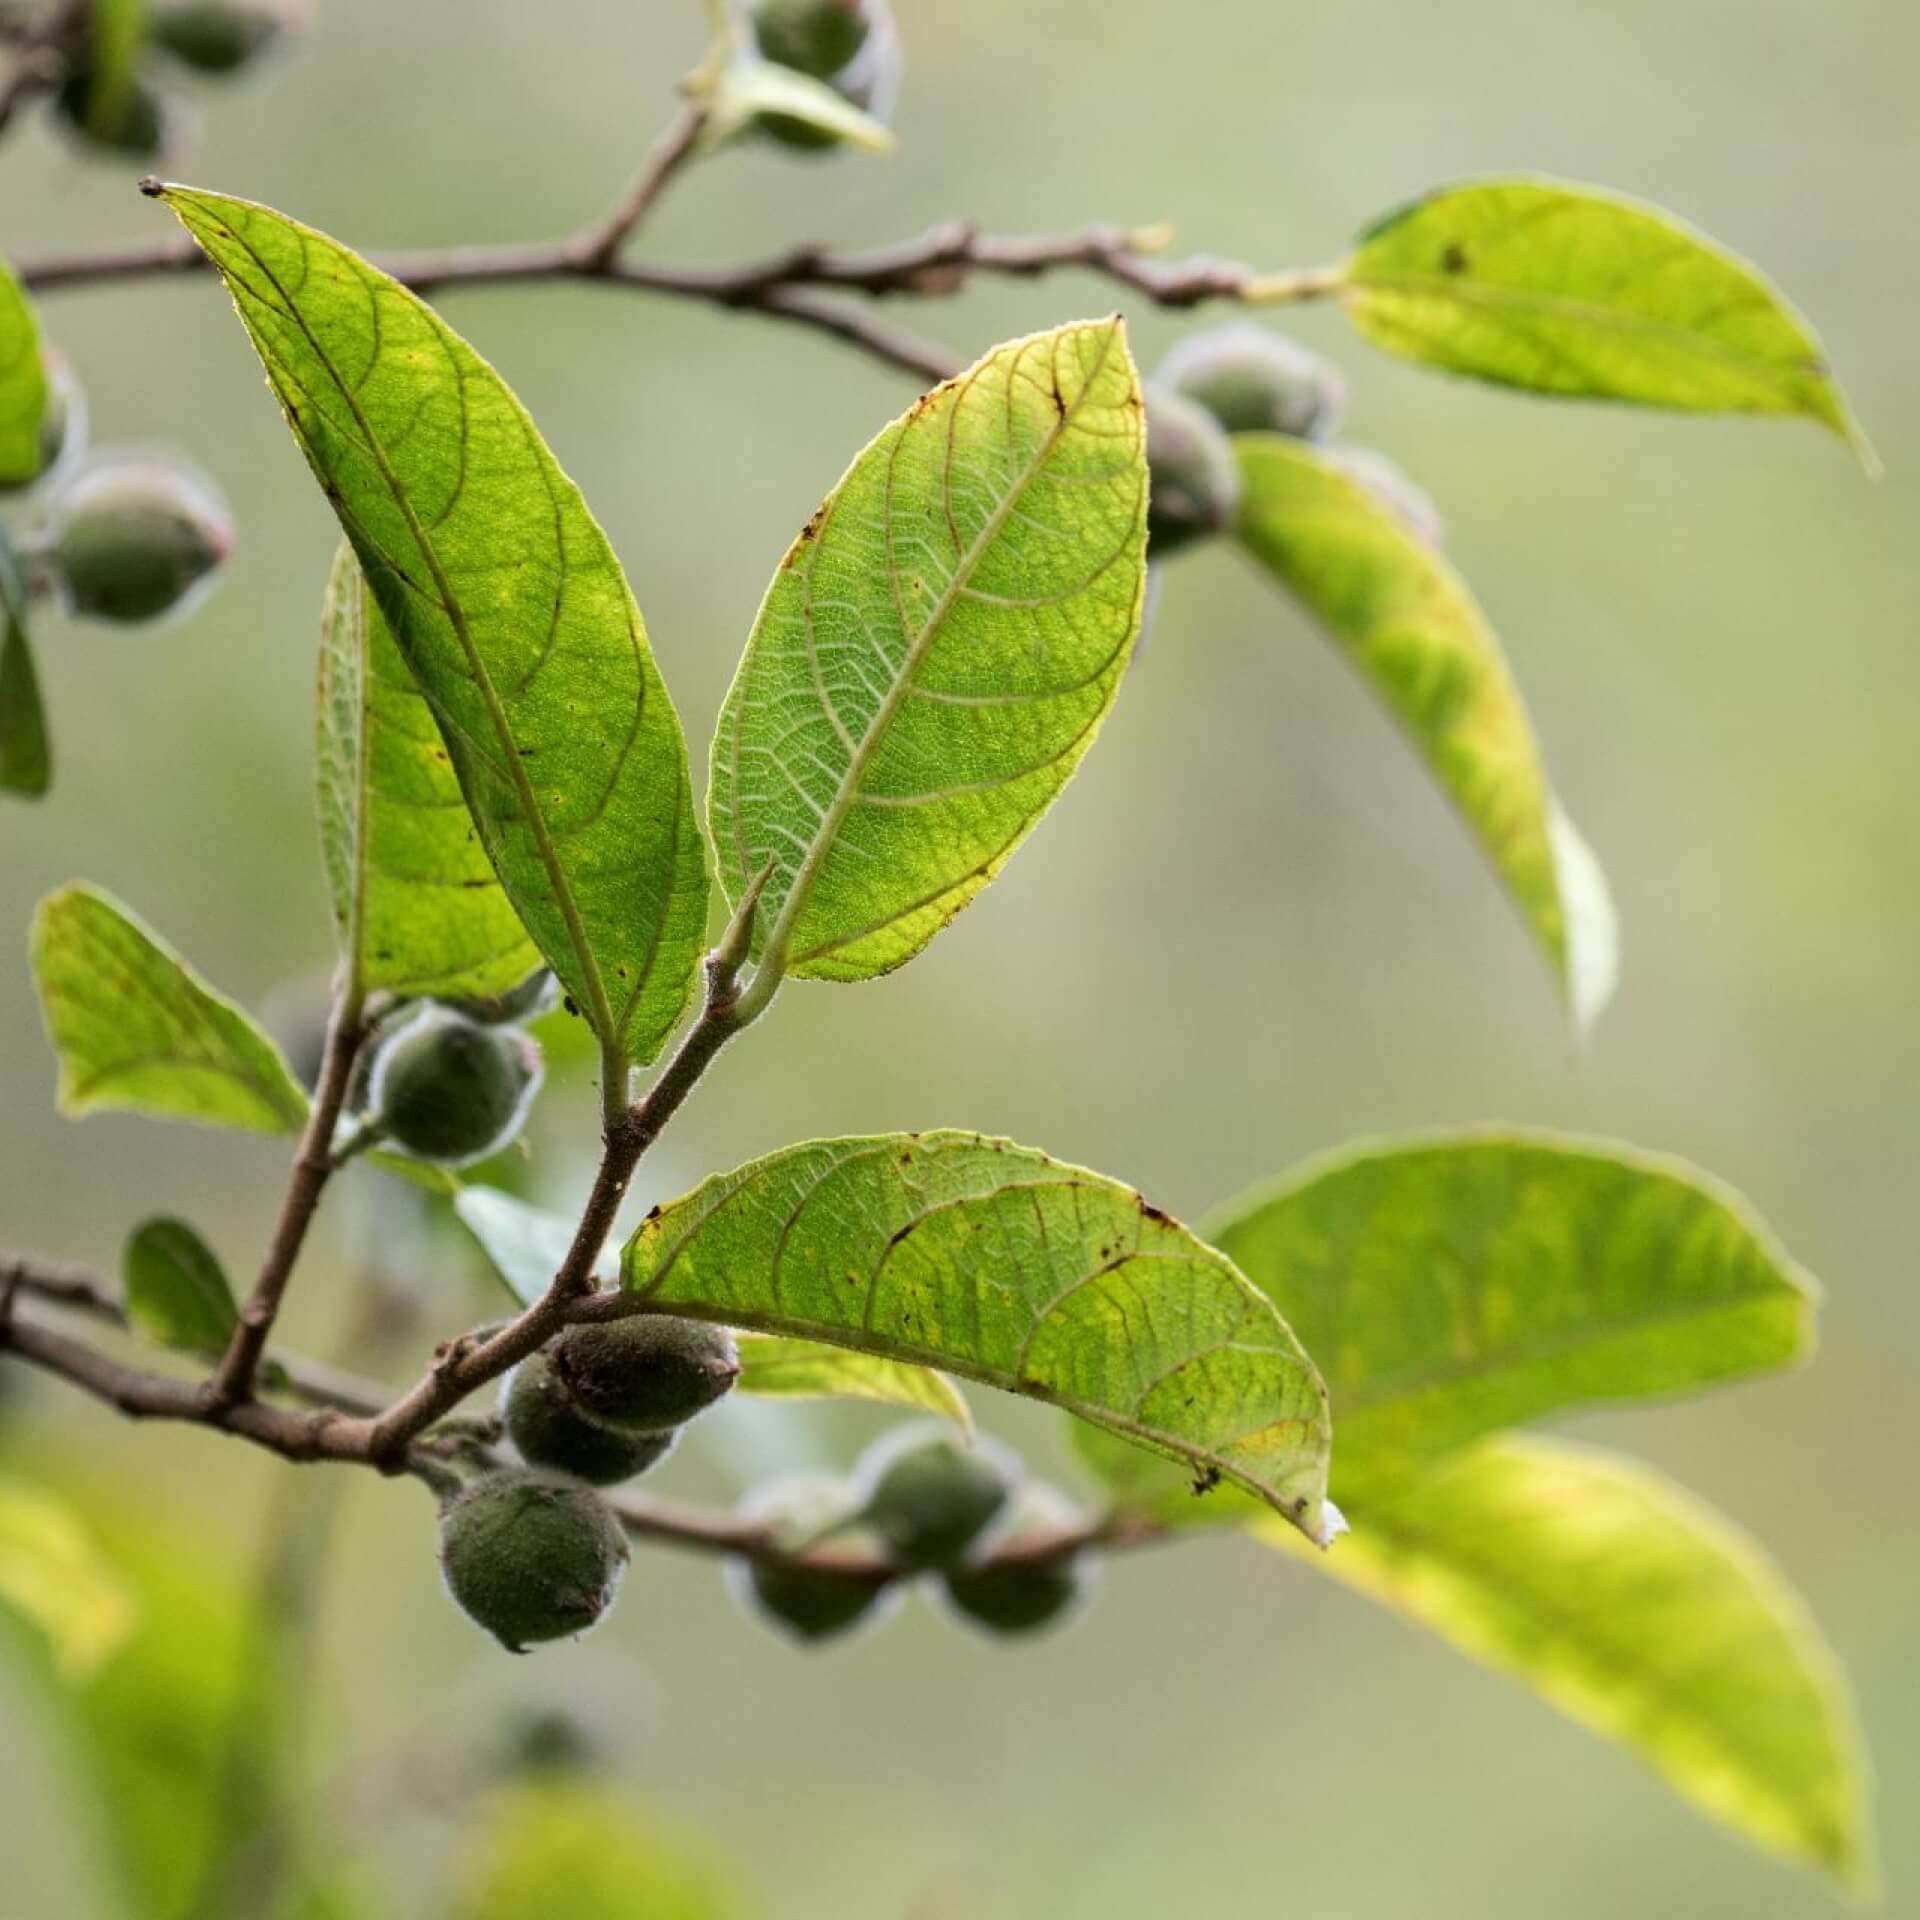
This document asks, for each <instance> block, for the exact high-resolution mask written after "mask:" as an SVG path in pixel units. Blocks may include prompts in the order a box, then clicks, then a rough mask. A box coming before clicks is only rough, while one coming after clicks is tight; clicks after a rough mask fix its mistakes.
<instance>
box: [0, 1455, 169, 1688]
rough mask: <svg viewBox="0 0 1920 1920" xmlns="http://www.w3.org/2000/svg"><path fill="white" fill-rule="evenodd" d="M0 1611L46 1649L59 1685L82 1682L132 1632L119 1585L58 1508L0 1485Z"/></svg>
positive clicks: (68, 1512)
mask: <svg viewBox="0 0 1920 1920" xmlns="http://www.w3.org/2000/svg"><path fill="white" fill-rule="evenodd" d="M0 1612H10V1613H12V1614H14V1615H15V1616H16V1617H17V1618H19V1619H21V1620H24V1621H25V1622H26V1623H27V1625H28V1626H29V1627H31V1628H32V1629H33V1630H34V1631H35V1632H36V1633H37V1634H39V1635H40V1636H41V1637H42V1638H43V1639H44V1641H45V1642H46V1645H47V1649H48V1651H49V1653H50V1654H51V1656H52V1659H53V1663H54V1667H55V1669H56V1671H57V1672H58V1673H59V1674H60V1676H61V1678H62V1679H64V1680H66V1681H68V1682H70V1683H78V1682H80V1681H84V1680H86V1679H88V1678H90V1677H91V1676H92V1675H93V1674H94V1673H95V1672H97V1671H98V1670H99V1668H100V1667H101V1666H102V1665H103V1664H104V1663H105V1662H106V1661H107V1660H108V1659H110V1658H111V1657H112V1655H113V1654H114V1653H115V1652H116V1651H117V1650H118V1649H119V1648H120V1646H121V1645H122V1644H123V1643H124V1641H125V1640H126V1638H127V1636H128V1634H130V1633H131V1632H132V1631H133V1627H134V1621H135V1618H136V1608H135V1604H134V1599H133V1595H132V1594H131V1593H130V1592H129V1591H128V1588H127V1584H126V1582H125V1581H124V1580H123V1579H122V1578H121V1577H120V1575H119V1574H118V1572H116V1571H115V1569H114V1566H113V1563H112V1562H111V1561H110V1560H108V1559H107V1558H106V1557H105V1555H103V1554H102V1553H101V1551H100V1548H99V1545H98V1543H97V1542H96V1541H95V1540H94V1538H93V1536H92V1534H91V1533H89V1532H88V1530H87V1528H86V1526H85V1525H84V1524H83V1522H82V1521H81V1519H80V1517H79V1516H78V1515H77V1514H76V1513H75V1512H74V1510H73V1509H72V1507H71V1506H69V1505H68V1504H67V1502H66V1501H64V1500H62V1499H59V1498H57V1497H56V1496H55V1495H53V1494H50V1493H47V1492H45V1491H43V1490H42V1489H41V1488H39V1487H34V1486H29V1485H28V1484H27V1483H26V1482H24V1481H21V1480H15V1479H12V1478H10V1477H6V1478H0Z"/></svg>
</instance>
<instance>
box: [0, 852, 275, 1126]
mask: <svg viewBox="0 0 1920 1920" xmlns="http://www.w3.org/2000/svg"><path fill="white" fill-rule="evenodd" d="M32 951H33V971H34V979H35V982H36V984H37V985H38V987H39V990H40V1005H41V1010H42V1012H43V1014H44V1016H45V1019H46V1024H47V1034H48V1037H49V1038H50V1039H51V1040H52V1042H53V1048H54V1052H55V1053H56V1054H58V1056H59V1059H60V1092H59V1102H60V1111H61V1112H62V1113H65V1114H68V1115H70V1116H73V1117H76V1118H77V1117H78V1116H79V1115H81V1114H84V1113H94V1112H98V1111H100V1110H102V1109H104V1108H115V1107H117V1108H121V1109H124V1110H126V1111H128V1112H133V1113H146V1114H152V1115H154V1116H156V1117H157V1118H160V1119H168V1120H191V1121H195V1122H198V1123H200V1124H202V1125H205V1126H215V1127H241V1128H245V1129H247V1130H248V1131H250V1132H254V1133H295V1132H298V1130H299V1129H300V1127H301V1126H302V1124H303V1123H304V1122H305V1120H306V1117H307V1096H306V1095H305V1094H304V1093H303V1092H302V1091H301V1089H300V1083H299V1082H298V1081H297V1080H296V1079H295V1078H294V1077H293V1071H292V1069H291V1068H290V1067H289V1066H288V1065H287V1063H286V1061H285V1060H284V1059H283V1058H282V1057H281V1054H280V1052H279V1049H278V1048H276V1047H275V1046H274V1044H273V1042H272V1041H271V1040H269V1039H268V1038H267V1036H266V1035H265V1034H264V1033H262V1032H261V1031H260V1029H259V1028H258V1027H256V1026H255V1025H254V1023H253V1022H252V1021H251V1020H249V1019H248V1018H247V1016H246V1015H245V1014H244V1013H243V1012H241V1010H240V1009H239V1008H238V1007H236V1006H235V1005H234V1004H233V1002H232V1001H231V1000H227V999H224V998H222V996H221V995H219V994H217V993H215V992H214V991H213V989H212V988H211V987H209V986H208V985H207V984H206V983H205V982H204V981H202V980H201V979H200V978H199V977H198V976H197V975H196V974H194V973H193V972H191V971H190V970H189V969H188V967H187V964H186V962H185V961H183V960H182V959H181V958H180V956H179V955H178V954H177V953H175V952H174V951H173V949H172V948H171V947H168V946H166V945H165V944H164V943H163V942H162V941H161V940H160V939H159V937H158V936H157V935H155V934H154V933H153V932H151V931H150V930H149V929H148V928H147V927H146V926H144V925H143V924H142V923H141V922H140V921H138V920H136V919H135V918H134V917H133V915H132V914H130V913H129V912H128V911H127V910H126V908H124V907H122V906H120V905H119V904H118V903H117V902H116V901H113V900H111V899H109V898H108V897H107V895H105V894H104V893H101V892H99V891H97V890H96V889H94V888H92V887H86V886H70V887H62V888H61V889H60V890H59V891H58V892H56V893H50V894H48V895H47V897H46V898H45V899H44V900H42V901H41V903H40V907H39V910H38V912H36V913H35V915H34V920H33V940H32Z"/></svg>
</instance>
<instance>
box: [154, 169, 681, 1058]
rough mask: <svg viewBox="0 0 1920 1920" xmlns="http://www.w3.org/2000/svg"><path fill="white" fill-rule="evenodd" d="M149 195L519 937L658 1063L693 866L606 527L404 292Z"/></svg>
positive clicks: (226, 218)
mask: <svg viewBox="0 0 1920 1920" xmlns="http://www.w3.org/2000/svg"><path fill="white" fill-rule="evenodd" d="M155 191H156V192H157V193H158V194H159V196H160V197H161V198H163V199H165V201H166V202H167V204H168V205H169V206H170V207H171V208H172V209H173V211H174V212H175V213H176V214H177V215H178V216H179V218H180V220H181V222H182V224H183V225H184V226H185V227H186V228H187V230H188V232H189V233H191V234H192V235H193V237H194V238H195V239H196V240H197V241H198V242H199V243H200V245H201V246H202V247H203V248H204V249H205V250H206V252H207V253H208V255H209V256H210V258H211V259H212V260H213V262H214V264H215V265H216V266H217V267H218V268H219V269H220V271H221V273H222V275H223V276H224V277H225V279H226V282H227V286H228V289H229V291H230V292H231V293H232V295H233V299H234V304H235V306H236V308H237V309H238V310H239V313H240V317H241V319H242V320H243V321H244V322H245V324H246V328H247V331H248V334H249V336H250V337H251V338H252V340H253V343H254V346H255V347H256V348H257V349H258V351H259V354H260V357H261V360H262V362H263V363H264V365H265V367H266V370H267V377H268V380H269V383H270V384H271V385H272V387H273V389H274V391H275V393H276V394H277V395H278V397H279V399H280V401H281V404H282V406H283V408H284V409H285V411H286V416H287V420H288V423H289V425H290V426H291V427H292V429H293V433H294V437H295V439H296V440H297V441H298V442H299V444H300V447H301V450H302V451H303V452H304V453H305V454H306V456H307V459H308V462H309V464H310V465H311V466H312V468H313V471H314V474H315V476H316V477H317V478H318V480H319V482H320V484H321V487H322V489H323V490H324V492H325V493H326V495H327V498H328V500H329V502H330V503H331V505H332V506H333V509H334V511H335V513H336V514H337V516H338V517H339V520H340V523H341V526H342V528H343V529H344V530H345V532H346V534H347V537H348V539H349V540H351V541H352V543H353V547H354V551H355V552H356V553H357V554H358V556H359V559H360V563H361V567H362V569H363V570H364V572H365V574H366V578H367V583H368V585H369V587H370V588H371V589H372V592H373V596H374V599H375V600H376V601H377V602H378V604H379V607H380V610H381V612H382V614H383V615H384V616H385V618H386V620H387V622H388V625H389V627H390V628H391V631H392V635H393V639H394V641H395V643H396V645H397V646H398V648H399V651H400V653H401V655H402V656H403V658H404V659H405V661H406V663H407V666H408V668H409V670H410V671H411V673H412V675H413V679H414V682H415V684H416V685H417V686H418V687H419V689H420V691H421V692H422V694H424V696H425V697H426V700H427V703H428V705H429V706H430V707H431V708H432V711H433V715H434V718H435V720H436V722H437V723H438V726H439V729H440V733H441V736H442V738H443V739H444V740H445V742H446V744H447V747H448V750H449V751H450V753H451V754H452V757H453V764H454V770H455V772H456V773H457V775H458V777H459V782H460V789H461V791H462V793H463V794H464V795H465V796H466V801H467V805H468V808H469V810H470V811H471V813H472V815H473V818H474V820H475V821H476V823H477V824H478V826H479V828H480V832H481V834H482V837H483V839H484V841H485V844H486V850H487V854H488V857H489V859H490V860H491V862H492V864H493V867H494V870H495V871H496V872H497V873H498V875H499V877H500V880H501V882H502V884H503V885H504V887H505V888H506V891H507V894H508V896H509V898H510V899H511V901H512V903H513V906H514V908H515V910H516V912H517V913H518V915H519V917H520V919H521V921H522V922H523V924H524V925H525V927H526V928H527V931H528V932H529V933H530V934H531V935H532V937H533V939H534V940H535V941H536V942H537V943H538V945H539V947H540V950H541V952H542V953H544V954H545V955H546V957H547V959H548V961H549V963H550V964H551V965H552V967H553V969H554V971H555V973H556V974H558V975H559V977H560V980H561V983H562V984H563V985H564V986H565V988H566V989H567V991H568V992H569V993H570V994H571V995H572V997H573V998H574V1000H575V1002H576V1003H577V1004H578V1005H579V1007H580V1009H581V1011H582V1012H583V1013H584V1014H585V1015H586V1016H587V1018H588V1019H589V1021H590V1022H591V1024H592V1026H593V1028H594V1031H595V1032H596V1034H598V1035H599V1036H600V1038H601V1040H602V1042H603V1045H605V1046H607V1047H608V1048H610V1049H614V1050H617V1051H619V1052H621V1053H622V1054H624V1055H626V1056H628V1057H631V1058H635V1059H639V1060H650V1059H652V1058H653V1057H654V1055H655V1054H656V1053H657V1052H658V1051H659V1048H660V1046H661V1044H662V1042H663V1041H664V1040H665V1038H666V1036H667V1034H668V1033H670V1032H671V1031H672V1029H673V1028H674V1026H675V1025H676V1024H677V1023H678V1021H679V1019H680V1016H681V1014H682V1012H683V1011H684V1010H685V1007H686V1004H687V1000H688V996H689V995H690V993H691V991H692V988H693V983H694V977H695V973H696V970H697V963H698V957H699V952H700V948H701V944H702V941H703V939H704V936H705V930H706V902H707V877H706V855H705V850H704V847H703V844H702V842H701V839H700V834H699V830H698V828H697V826H696V825H695V822H694V817H693V809H692V800H691V795H690V792H689V784H688V774H687V758H686V745H685V741H684V740H683V738H682V736H681V732H680V722H679V719H678V717H677V716H676V714H675V713H674V710H673V706H672V703H671V701H670V700H669V698H668V695H667V691H666V687H665V685H664V683H663V682H662V681H661V679H660V676H659V673H658V671H657V669H656V668H655V666H654V662H653V656H652V652H651V650H650V649H649V647H648V644H647V638H646V632H645V629H644V628H643V627H642V625H641V622H640V615H639V610H638V608H636V607H635V605H634V603H633V596H632V594H631V592H629V590H628V587H627V582H626V576H625V575H624V574H623V573H622V572H621V570H620V565H619V562H618V561H617V560H616V559H615V557H614V554H613V550H612V548H611V547H610V546H609V545H608V544H607V539H606V536H605V534H603V533H602V532H601V530H600V528H599V526H598V525H597V523H596V522H595V521H594V519H593V516H592V515H591V514H590V513H589V512H588V510H587V506H586V503H585V501H584V500H583V499H582V498H581V497H580V492H579V489H578V488H577V487H575V486H574V484H573V483H572V481H571V480H569V479H568V478H567V477H566V475H565V474H564V473H563V472H562V471H561V469H560V467H559V465H558V464H557V463H556V461H555V460H554V458H553V456H552V454H551V453H550V452H549V451H548V450H547V447H546V445H545V443H544V442H543V441H542V440H541V438H540V435H539V433H538V431H537V430H536V429H535V427H534V425H533V423H532V421H531V420H530V419H528V417H527V414H526V412H525V410H524V409H523V408H522V407H521V405H520V403H519V402H518V401H517V400H516V399H515V398H514V396H513V394H512V393H511V392H510V391H509V390H508V388H507V387H506V385H505V383H504V382H503V381H502V380H501V379H500V377H499V375H498V374H496V373H495V372H494V371H493V369H492V368H491V367H490V366H488V365H487V363H486V362H485V361H484V360H482V359H481V358H480V356H479V355H478V354H476V353H475V352H474V350H473V349H472V348H471V347H470V346H468V345H467V343H466V342H465V341H464V340H462V339H461V338H460V337H459V336H458V335H457V334H455V333H454V332H453V331H452V330H451V329H450V328H449V327H448V326H447V325H446V324H445V323H444V322H443V321H442V320H441V319H440V318H439V317H438V316H437V315H436V314H435V313H434V312H433V311H432V310H431V309H430V308H428V307H427V306H426V305H425V304H424V303H423V302H421V301H420V300H418V299H416V298H415V297H414V296H413V295H412V294H410V293H409V292H407V291H406V289H405V288H403V287H401V286H399V285H398V284H397V283H396V282H395V281H393V280H391V279H390V278H388V277H387V276H386V275H385V274H382V273H380V272H379V271H378V270H377V269H375V268H374V267H372V266H370V265H368V263H367V262H366V261H364V260H362V259H360V258H359V257H358V256H357V255H356V254H353V253H351V252H350V251H348V249H346V248H345V247H343V246H341V245H339V244H338V243H337V242H336V241H333V240H330V239H328V238H327V237H326V236H324V235H322V234H319V233H315V232H314V231H312V230H311V229H309V228H306V227H303V226H300V225H298V224H297V223H295V222H294V221H291V220H289V219H287V218H286V217H285V216H283V215H281V214H278V213H275V212H273V211H271V210H270V209H268V208H265V207H259V206H254V205H252V204H250V203H248V202H246V201H241V200H233V199H228V198H225V197H223V196H220V195H216V194H208V193H200V192H197V191H194V190H191V189H188V188H183V187H171V186H169V187H160V188H156V189H155Z"/></svg>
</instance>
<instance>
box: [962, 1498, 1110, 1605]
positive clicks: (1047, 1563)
mask: <svg viewBox="0 0 1920 1920" xmlns="http://www.w3.org/2000/svg"><path fill="white" fill-rule="evenodd" d="M1082 1523H1083V1516H1082V1515H1081V1513H1080V1510H1079V1509H1078V1508H1077V1507H1076V1506H1075V1505H1074V1503H1073V1502H1072V1501H1071V1500H1069V1499H1068V1498H1067V1496H1066V1495H1065V1494H1064V1493H1062V1492H1061V1491H1060V1490H1059V1488H1057V1487H1049V1486H1045V1485H1041V1484H1038V1483H1029V1484H1028V1485H1027V1486H1025V1487H1023V1488H1021V1490H1020V1492H1019V1494H1018V1495H1017V1496H1016V1499H1015V1505H1014V1517H1013V1523H1012V1525H1011V1527H1010V1528H1009V1529H1008V1530H1007V1532H1006V1534H1005V1535H1004V1536H1003V1537H1002V1538H1001V1540H1000V1541H999V1542H998V1544H997V1545H996V1546H995V1548H994V1553H993V1557H992V1558H991V1559H990V1560H984V1561H982V1562H980V1563H979V1564H978V1565H967V1564H964V1563H963V1564H962V1565H960V1566H957V1567H950V1568H949V1569H948V1570H947V1572H946V1574H945V1575H944V1576H943V1585H944V1587H945V1590H946V1597H947V1600H948V1602H949V1603H950V1605H951V1606H952V1607H953V1610H954V1612H955V1613H956V1614H957V1615H958V1616H959V1617H960V1618H961V1619H962V1620H963V1621H964V1622H965V1623H966V1624H967V1625H969V1626H974V1627H978V1628H981V1629H982V1630H983V1631H985V1632H986V1633H988V1634H991V1635H993V1636H995V1637H999V1636H1002V1635H1008V1634H1013V1635H1018V1634H1027V1633H1038V1632H1039V1631H1040V1630H1041V1629H1042V1628H1045V1627H1052V1626H1058V1625H1060V1624H1061V1623H1062V1622H1063V1621H1064V1620H1065V1619H1066V1618H1067V1616H1068V1615H1070V1614H1071V1613H1072V1612H1073V1611H1074V1610H1075V1609H1076V1608H1078V1607H1079V1606H1080V1605H1081V1604H1082V1603H1083V1602H1084V1601H1085V1600H1086V1598H1087V1595H1088V1593H1089V1592H1090V1591H1091V1589H1092V1585H1093V1582H1094V1579H1095V1568H1096V1565H1097V1562H1096V1561H1095V1559H1094V1557H1093V1555H1092V1554H1091V1553H1089V1552H1088V1551H1087V1550H1086V1549H1084V1548H1082V1549H1081V1550H1080V1551H1078V1552H1075V1553H1070V1554H1057V1555H1050V1556H1048V1557H1046V1558H1033V1559H1027V1558H1022V1557H1021V1549H1022V1548H1023V1547H1037V1546H1039V1545H1040V1544H1041V1543H1042V1542H1043V1541H1044V1540H1046V1539H1048V1538H1057V1537H1058V1536H1059V1535H1060V1534H1063V1533H1070V1532H1073V1531H1075V1530H1077V1529H1078V1528H1079V1527H1080V1526H1081V1524H1082Z"/></svg>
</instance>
